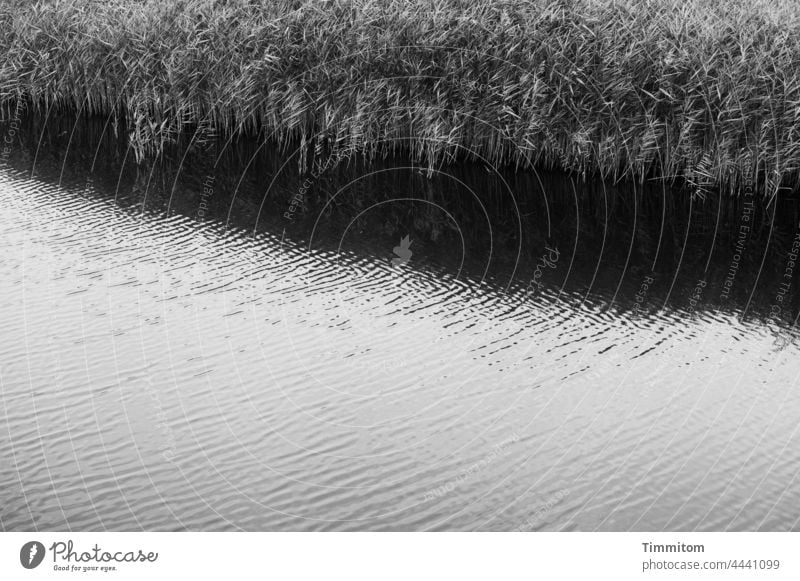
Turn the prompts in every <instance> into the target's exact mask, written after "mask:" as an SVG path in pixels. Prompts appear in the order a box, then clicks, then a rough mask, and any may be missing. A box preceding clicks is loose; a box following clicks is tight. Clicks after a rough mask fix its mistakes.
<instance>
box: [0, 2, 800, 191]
mask: <svg viewBox="0 0 800 581" xmlns="http://www.w3.org/2000/svg"><path fill="white" fill-rule="evenodd" d="M798 15H800V3H798V2H797V1H796V0H772V1H769V0H755V1H753V0H716V1H715V0H618V1H614V0H603V1H601V0H555V1H545V0H324V1H312V0H296V1H291V2H287V1H278V0H273V1H270V2H261V1H248V0H46V1H39V2H35V3H33V4H29V3H28V2H27V1H22V0H5V1H4V2H3V3H2V4H0V54H2V55H4V56H2V57H0V58H1V59H2V60H0V103H2V104H3V109H5V111H6V112H7V111H8V110H9V108H10V107H11V104H12V103H13V102H14V101H15V100H17V99H21V98H22V99H26V100H27V101H28V102H29V103H30V104H31V106H32V107H33V108H34V109H35V110H36V111H38V113H39V114H58V113H60V112H64V111H72V112H76V113H77V112H80V113H87V114H96V115H108V116H111V118H112V119H113V127H114V128H117V127H123V128H125V129H124V130H125V131H126V134H127V137H128V139H129V140H130V143H131V144H132V145H133V147H134V149H135V151H136V152H137V155H139V156H147V155H157V154H158V153H159V152H160V151H163V148H164V147H165V146H166V145H167V144H169V143H170V142H172V141H174V140H175V139H176V138H177V137H178V136H179V135H183V134H185V133H186V132H187V131H189V132H190V133H189V134H191V135H193V136H194V138H195V141H198V140H204V139H209V138H211V137H214V136H217V135H224V136H232V137H235V136H236V135H239V134H242V133H248V134H254V133H258V134H261V135H263V136H264V137H265V138H273V139H277V140H278V141H282V142H284V143H286V142H289V141H298V142H299V143H303V144H305V145H306V147H307V148H312V147H317V148H326V149H332V148H349V149H353V150H358V151H361V152H363V153H365V154H366V155H368V156H382V155H387V154H391V153H392V152H394V151H402V152H405V153H407V154H410V155H413V156H415V157H417V158H419V159H420V160H424V161H426V162H427V163H430V164H434V163H439V162H442V161H447V160H450V159H454V158H461V159H474V160H479V161H481V162H483V163H492V164H512V165H517V166H520V167H528V166H537V167H544V168H548V169H549V168H558V169H564V170H569V171H574V172H579V173H581V174H586V173H590V172H591V173H599V174H601V175H602V176H604V177H610V178H633V179H637V180H645V179H649V178H664V179H667V180H676V179H678V180H680V181H681V182H682V183H685V184H689V185H690V186H691V187H693V188H698V189H702V188H720V189H722V190H726V191H730V192H739V191H742V190H743V189H746V188H749V187H750V185H749V184H752V185H753V187H755V188H756V189H758V190H759V191H762V192H764V193H766V194H768V195H769V194H773V193H774V192H775V191H776V190H777V188H778V187H779V185H781V184H783V185H784V186H788V187H796V186H797V185H798V184H799V183H800V21H799V19H798Z"/></svg>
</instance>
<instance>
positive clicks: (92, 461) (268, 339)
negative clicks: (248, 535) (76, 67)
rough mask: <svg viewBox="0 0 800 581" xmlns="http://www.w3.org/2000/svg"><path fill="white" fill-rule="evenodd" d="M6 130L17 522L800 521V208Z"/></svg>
mask: <svg viewBox="0 0 800 581" xmlns="http://www.w3.org/2000/svg"><path fill="white" fill-rule="evenodd" d="M0 129H1V128H0ZM90 129H91V128H90ZM0 133H3V132H2V131H0ZM20 137H21V140H20V141H18V142H16V143H15V147H14V150H13V152H12V154H11V156H10V157H9V159H8V165H7V166H6V167H5V168H3V169H2V170H0V202H1V203H2V208H3V211H2V214H0V216H2V218H1V220H2V230H0V237H2V247H3V254H2V256H0V274H2V276H0V285H2V289H0V300H2V305H1V306H0V313H1V314H2V318H3V320H4V326H5V332H4V333H3V334H2V336H0V362H2V368H1V372H2V375H1V376H0V380H1V381H2V392H0V396H1V397H2V409H3V412H4V414H3V420H2V421H3V424H4V428H5V429H4V432H7V433H8V437H7V438H5V439H4V442H3V444H2V445H0V464H2V465H3V466H6V467H7V469H6V473H5V476H6V478H5V483H4V485H3V486H2V487H0V506H1V507H2V509H0V510H2V512H0V526H2V528H4V529H8V530H14V529H26V530H27V529H31V528H36V529H66V528H69V529H72V530H82V529H86V530H93V529H116V530H128V529H133V530H138V529H145V530H174V529H210V530H224V529H248V530H284V529H291V530H294V529H298V530H328V529H344V530H373V529H434V530H445V529H458V530H461V529H488V530H594V529H600V530H607V529H611V530H638V529H642V530H660V529H664V530H687V529H701V530H702V529H711V530H716V529H735V530H739V529H746V530H750V529H775V530H784V529H797V528H798V518H799V517H800V514H798V512H797V508H796V507H797V506H798V500H800V498H799V496H800V494H798V487H797V486H796V485H795V477H796V469H797V468H796V467H797V454H798V453H797V449H798V447H797V446H796V445H795V439H796V430H797V421H796V418H797V413H798V406H800V401H798V389H797V387H796V378H797V370H798V367H797V363H796V356H797V350H798V347H797V343H796V342H795V336H796V334H795V330H794V327H795V321H796V318H797V315H798V312H799V308H800V305H799V304H798V300H800V299H798V293H797V289H796V286H797V285H796V284H795V274H796V273H795V271H796V270H797V267H796V266H795V264H794V261H795V260H796V257H797V253H798V248H800V243H798V240H800V238H798V221H799V220H800V212H798V205H797V201H796V200H794V199H789V198H787V199H782V200H780V201H778V202H775V203H773V204H772V205H771V206H769V207H767V206H766V204H763V203H761V202H760V201H754V202H755V203H753V204H752V205H749V204H750V200H748V199H746V198H745V199H740V200H720V199H715V198H711V197H706V198H705V199H700V198H696V199H693V200H692V199H690V198H684V197H681V196H679V195H673V194H671V193H670V194H668V195H665V194H666V192H664V191H663V190H662V188H661V186H660V185H658V184H656V185H655V186H647V187H638V188H635V189H630V188H621V187H619V188H618V187H612V186H609V185H606V186H603V185H602V184H598V183H585V182H583V181H580V180H577V179H556V178H554V177H552V176H535V175H531V174H517V173H514V172H511V171H508V172H502V173H497V172H496V171H494V170H493V169H492V168H487V167H484V166H482V165H480V164H478V165H472V166H469V167H448V168H441V169H439V170H436V171H433V172H431V173H430V175H429V174H428V172H427V171H425V170H420V168H418V167H415V165H414V164H413V163H411V162H410V161H403V162H400V161H398V162H388V161H387V162H386V163H384V164H380V165H376V166H370V167H362V166H360V165H359V163H358V162H357V160H354V159H349V160H348V159H345V160H343V163H341V164H339V165H338V166H336V167H332V166H333V165H334V164H328V166H329V167H326V166H325V164H326V161H325V158H324V156H323V157H322V158H321V161H319V162H318V165H317V166H313V167H315V168H316V169H312V170H311V171H307V172H306V173H304V174H303V175H299V172H298V166H297V163H296V160H294V159H292V158H291V156H290V152H289V153H280V154H279V153H278V152H275V151H271V150H270V151H265V150H264V149H262V150H260V151H257V148H256V147H255V146H253V145H246V144H245V145H237V146H236V148H235V149H232V148H229V149H227V150H225V151H219V150H217V149H213V148H214V147H217V146H209V149H208V150H206V151H204V152H200V153H194V154H192V155H191V156H187V157H186V158H183V157H182V153H181V152H174V153H173V154H172V156H171V157H169V158H168V159H166V160H165V161H164V162H163V163H161V164H158V165H154V166H136V165H135V164H134V163H132V160H131V159H129V158H128V157H127V156H126V151H125V149H124V148H121V147H120V145H119V142H118V141H115V140H113V139H111V138H110V137H107V138H103V140H101V139H100V138H99V137H98V135H97V134H96V133H93V132H92V131H88V132H86V134H82V133H81V131H78V132H77V133H75V134H72V132H71V128H69V130H65V129H63V128H60V127H57V126H55V125H54V124H50V125H49V126H48V128H47V130H46V131H45V132H44V133H40V131H39V130H38V129H35V128H33V127H28V128H27V130H26V131H22V132H21V135H20ZM70 139H72V142H71V143H70V141H69V140H70ZM68 143H69V144H70V145H69V147H68V146H67V144H68ZM98 146H99V147H98ZM37 148H38V149H37ZM287 160H288V161H287Z"/></svg>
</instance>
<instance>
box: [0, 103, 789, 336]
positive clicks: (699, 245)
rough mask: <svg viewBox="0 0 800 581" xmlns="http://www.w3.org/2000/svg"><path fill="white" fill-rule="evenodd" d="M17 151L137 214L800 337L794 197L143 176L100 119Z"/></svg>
mask: <svg viewBox="0 0 800 581" xmlns="http://www.w3.org/2000/svg"><path fill="white" fill-rule="evenodd" d="M6 133H7V125H2V126H0V134H3V135H5V134H6ZM10 149H11V151H10V155H8V156H7V166H8V168H9V169H8V171H13V172H19V173H21V174H24V175H33V176H34V177H35V178H37V179H40V180H44V181H47V182H59V183H60V184H61V185H62V186H64V187H66V188H68V189H71V190H74V191H75V192H78V193H80V195H85V196H100V197H103V198H107V199H112V200H114V202H115V203H116V204H117V205H118V206H119V207H120V208H122V209H124V210H125V211H128V212H146V213H147V214H148V215H152V214H155V215H164V216H166V215H170V216H174V215H181V216H184V217H186V218H190V219H194V220H196V221H197V222H198V225H202V227H211V228H219V229H223V230H225V231H227V232H230V233H237V234H238V235H241V236H253V235H257V236H262V235H263V236H273V237H275V238H277V239H280V240H282V241H283V242H282V243H285V244H288V245H294V246H296V247H301V248H302V247H305V248H310V249H313V250H316V251H321V252H327V253H331V255H332V256H338V257H340V258H341V259H346V257H348V256H359V257H364V256H366V257H371V258H374V259H376V260H378V261H379V262H385V263H386V264H392V265H394V266H398V267H402V268H409V269H412V270H414V271H422V272H427V273H430V274H432V275H437V276H448V277H453V278H454V279H458V280H463V281H464V282H465V283H469V284H477V285H481V286H482V287H484V288H487V289H494V290H495V291H496V292H501V293H506V294H507V295H508V296H509V297H511V298H513V299H514V300H563V301H577V302H580V303H582V304H585V305H593V306H595V307H596V308H599V309H604V310H606V311H609V312H613V313H617V314H619V315H621V316H622V315H624V316H628V317H631V318H632V319H635V318H637V317H641V316H644V315H647V314H649V313H650V314H651V313H653V312H657V311H664V312H669V313H670V314H671V315H672V316H675V317H679V318H687V317H693V316H698V315H700V314H703V316H710V317H723V318H724V317H730V316H735V317H737V318H739V319H741V320H742V321H743V322H746V323H752V324H753V325H755V326H760V327H763V328H766V329H769V330H770V332H772V333H774V334H775V337H776V342H775V343H776V345H778V346H781V345H786V344H788V342H790V341H793V340H794V338H795V337H796V331H795V323H796V320H797V317H798V315H800V293H798V291H797V284H796V282H797V281H796V276H797V270H798V269H797V267H796V266H795V264H794V262H793V261H794V260H796V259H797V256H796V254H797V253H798V249H800V238H798V236H800V229H799V228H798V224H799V223H800V200H799V199H798V198H797V197H792V196H784V197H781V198H779V199H778V200H775V201H773V202H772V203H771V204H767V203H766V201H765V200H762V199H758V198H747V197H740V198H730V197H720V196H717V195H715V194H706V195H705V196H703V197H692V196H690V195H688V194H680V193H676V192H675V191H670V190H669V189H667V188H666V187H665V185H664V184H661V183H653V184H644V185H637V184H630V183H622V182H621V183H620V184H611V183H603V182H601V181H599V180H593V179H582V178H580V177H577V176H565V175H562V174H551V173H539V174H536V173H533V172H514V171H510V170H506V171H497V170H495V169H494V168H491V167H489V166H487V165H484V164H480V163H476V164H469V165H465V164H462V165H450V166H445V167H441V168H437V169H434V170H430V169H429V168H424V167H419V165H418V164H415V163H414V161H413V160H403V159H395V160H384V161H382V162H379V163H371V164H369V165H365V164H363V163H362V162H361V161H360V160H359V159H358V158H357V157H355V156H353V157H348V156H344V157H341V158H338V159H333V158H331V157H330V156H326V155H325V154H322V153H319V152H317V154H316V156H315V155H314V152H311V154H310V157H309V158H308V159H307V160H306V165H305V168H306V169H305V171H303V172H301V171H300V169H299V165H300V164H299V160H298V155H296V153H297V151H296V150H293V149H292V148H291V147H288V146H287V147H283V148H282V147H279V146H278V145H276V144H274V143H270V142H263V143H259V142H255V141H254V142H237V143H235V144H224V143H216V142H212V143H208V144H205V145H204V146H203V147H199V148H198V147H195V148H193V149H192V150H191V153H186V151H187V150H186V148H182V147H174V148H172V149H171V150H170V151H168V152H167V154H166V155H165V157H164V158H163V159H162V160H160V161H159V162H157V163H148V164H144V165H137V164H136V162H135V160H134V158H133V154H132V152H131V151H130V150H129V149H128V148H127V147H126V144H125V139H124V138H123V134H122V132H121V131H119V128H118V135H116V136H115V135H114V129H113V127H112V126H111V125H109V124H106V123H105V121H103V120H89V121H86V120H81V121H80V122H79V123H78V124H75V123H74V120H72V119H61V120H59V121H53V120H50V121H48V122H47V123H46V124H42V123H41V122H40V121H37V120H30V119H28V120H24V122H23V123H22V126H21V127H20V129H19V130H18V131H17V132H16V135H15V137H14V143H13V146H12V147H11V148H10ZM406 237H407V238H408V244H407V246H404V245H403V242H402V240H403V239H404V238H406ZM397 248H400V249H401V250H402V251H401V254H402V253H405V255H399V254H398V253H397V252H396V251H395V249H397Z"/></svg>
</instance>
